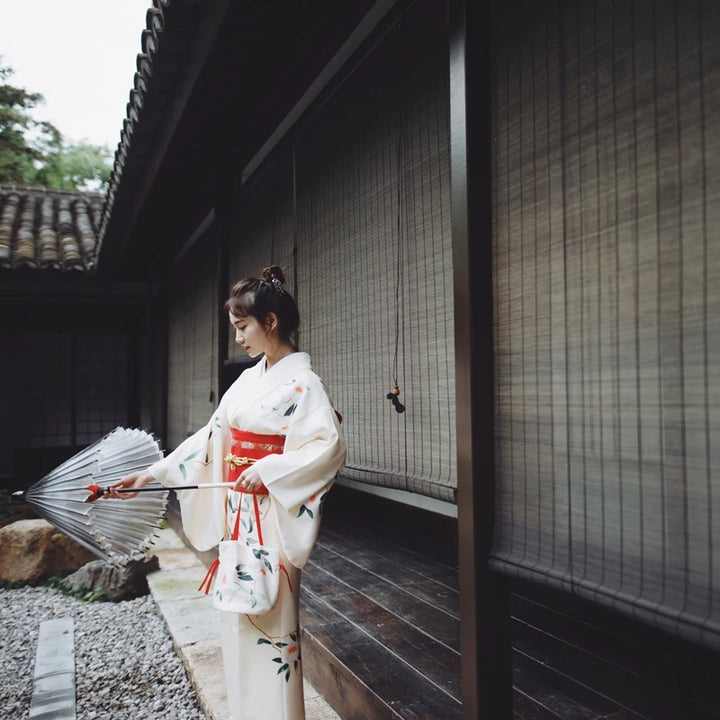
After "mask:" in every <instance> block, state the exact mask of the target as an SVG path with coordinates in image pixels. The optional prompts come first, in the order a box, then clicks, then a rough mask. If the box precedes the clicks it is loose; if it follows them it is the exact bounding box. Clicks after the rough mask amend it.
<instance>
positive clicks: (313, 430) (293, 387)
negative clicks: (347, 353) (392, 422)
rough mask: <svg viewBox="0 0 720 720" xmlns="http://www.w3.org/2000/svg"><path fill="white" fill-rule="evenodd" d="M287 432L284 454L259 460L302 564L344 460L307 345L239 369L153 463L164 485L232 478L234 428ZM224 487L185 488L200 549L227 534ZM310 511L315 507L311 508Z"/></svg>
mask: <svg viewBox="0 0 720 720" xmlns="http://www.w3.org/2000/svg"><path fill="white" fill-rule="evenodd" d="M233 427H234V428H238V429H240V430H247V431H249V432H253V433H256V434H261V435H283V436H284V437H285V448H284V451H283V453H282V454H275V455H268V456H267V457H264V458H262V459H261V460H258V461H257V462H256V463H255V468H256V470H257V471H258V473H259V474H260V477H261V478H262V481H263V483H264V484H265V486H266V487H267V488H268V491H269V493H270V496H271V497H272V499H273V502H274V503H275V504H276V506H277V507H276V522H277V526H278V532H279V534H280V539H281V542H282V546H283V548H284V550H285V552H286V553H287V556H288V558H289V559H290V562H291V563H292V564H293V565H294V566H295V567H298V568H302V567H304V566H305V564H306V563H307V560H308V558H309V556H310V552H311V551H312V548H313V545H314V544H315V540H316V539H317V534H318V531H319V527H320V524H319V521H320V513H319V512H318V510H319V499H320V498H322V497H323V496H324V494H325V493H326V492H327V490H328V489H329V488H330V486H331V485H332V483H333V482H334V479H335V476H336V475H337V473H338V472H339V471H340V470H341V469H342V467H343V465H344V462H345V444H344V441H343V439H342V434H341V432H340V427H339V422H338V418H337V416H336V414H335V410H334V408H333V406H332V403H331V401H330V399H329V396H328V394H327V390H326V388H325V385H324V383H323V382H322V380H321V379H320V378H319V377H318V376H317V375H316V374H315V373H314V372H313V371H312V368H311V365H310V358H309V356H308V355H307V353H300V352H298V353H293V354H291V355H288V356H287V357H285V358H283V359H282V360H280V361H278V362H277V363H275V364H274V365H273V366H272V367H271V368H270V369H269V370H266V369H265V360H264V359H263V360H261V361H260V362H259V363H257V364H256V365H254V366H253V367H252V368H249V369H248V370H246V371H245V372H243V373H242V375H240V377H239V378H238V379H237V380H236V381H235V382H234V383H233V385H232V386H231V387H230V388H229V389H228V391H227V392H226V393H225V395H224V396H223V398H222V400H221V401H220V405H219V406H218V409H217V411H216V412H215V413H214V415H213V416H212V418H211V419H210V421H209V422H208V424H207V425H206V426H205V427H204V428H202V429H201V430H199V431H198V432H196V433H195V434H194V435H192V436H191V437H189V438H188V439H187V440H185V441H184V442H183V443H181V444H180V445H179V446H178V447H177V448H176V449H175V450H174V451H173V452H172V453H170V454H169V455H168V456H167V457H166V458H164V459H163V460H160V461H159V462H158V463H156V464H155V465H153V466H151V467H150V468H149V471H150V473H151V474H152V475H153V476H154V477H155V478H157V480H158V481H160V482H161V483H162V484H163V485H167V486H173V485H182V484H189V483H196V482H197V483H198V484H208V483H220V482H227V465H226V464H225V463H224V462H223V458H225V457H226V455H227V454H228V453H229V452H230V445H231V434H230V429H231V428H233ZM226 496H227V490H226V489H225V488H217V489H207V490H180V491H178V499H179V501H180V506H181V510H182V517H183V529H184V531H185V534H186V535H187V537H188V538H189V540H190V542H191V543H192V544H193V545H194V546H195V547H196V548H197V549H198V550H208V549H210V548H212V547H215V546H216V545H217V544H218V542H219V541H220V540H221V539H223V537H226V527H225V526H226V513H225V500H226ZM308 511H309V512H308Z"/></svg>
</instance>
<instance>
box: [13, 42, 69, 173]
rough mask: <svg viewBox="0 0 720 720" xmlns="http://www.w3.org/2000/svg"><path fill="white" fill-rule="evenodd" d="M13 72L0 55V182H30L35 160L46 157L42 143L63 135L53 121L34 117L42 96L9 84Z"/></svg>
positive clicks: (56, 141) (53, 143) (52, 140)
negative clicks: (34, 111) (32, 112)
mask: <svg viewBox="0 0 720 720" xmlns="http://www.w3.org/2000/svg"><path fill="white" fill-rule="evenodd" d="M12 74H13V71H12V69H11V68H9V67H6V66H4V65H2V56H0V182H4V183H28V181H29V180H30V179H31V178H32V176H33V174H34V173H35V171H36V165H35V164H36V163H40V162H42V160H43V157H44V153H43V147H44V146H45V147H48V146H52V145H57V143H59V142H60V141H61V138H60V133H59V131H58V130H57V128H55V127H54V126H53V125H52V124H51V123H48V122H40V121H38V120H35V119H33V117H32V115H31V114H30V111H31V110H32V109H33V108H34V107H36V106H37V105H38V104H39V103H41V102H43V96H42V95H41V94H40V93H29V92H27V91H26V90H24V89H23V88H17V87H15V86H14V85H10V83H9V82H8V79H9V78H10V77H11V76H12Z"/></svg>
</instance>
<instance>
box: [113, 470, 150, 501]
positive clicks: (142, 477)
mask: <svg viewBox="0 0 720 720" xmlns="http://www.w3.org/2000/svg"><path fill="white" fill-rule="evenodd" d="M154 479H155V478H154V477H153V476H152V475H151V474H150V473H149V472H147V470H141V471H140V472H136V473H132V474H131V475H126V476H125V477H124V478H120V480H118V481H117V482H114V483H112V485H110V486H109V487H108V491H107V493H105V497H109V498H116V499H118V500H129V499H130V498H134V497H137V493H136V492H117V489H118V488H141V487H145V486H146V485H147V484H148V483H150V482H152V481H153V480H154Z"/></svg>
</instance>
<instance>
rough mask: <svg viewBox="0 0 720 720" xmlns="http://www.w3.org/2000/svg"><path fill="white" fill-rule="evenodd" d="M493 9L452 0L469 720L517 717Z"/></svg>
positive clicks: (474, 0) (463, 620)
mask: <svg viewBox="0 0 720 720" xmlns="http://www.w3.org/2000/svg"><path fill="white" fill-rule="evenodd" d="M490 7H491V3H490V0H485V1H483V0H449V20H450V177H451V214H452V234H453V274H454V301H455V353H456V357H455V374H456V390H457V419H456V422H457V448H458V449H457V458H458V533H459V573H460V626H461V630H460V633H461V637H460V649H461V672H460V680H461V695H462V702H463V718H464V720H509V718H511V717H512V673H511V663H510V638H509V620H510V604H509V591H508V587H507V583H506V581H505V580H504V579H503V578H501V577H500V576H498V575H497V574H495V573H493V572H491V571H490V569H489V568H488V557H489V554H490V550H491V547H492V539H493V525H494V507H495V499H494V496H495V478H494V475H495V473H494V437H493V427H494V422H493V413H494V411H493V397H494V390H493V325H492V322H493V315H492V237H491V231H492V225H491V220H492V217H491V176H490V169H491V163H490V147H491V145H490V143H491V115H490V108H491V101H490V100H491V95H490V93H491V60H490V58H491V47H490V38H491V32H490V28H491V23H490V20H491V13H490Z"/></svg>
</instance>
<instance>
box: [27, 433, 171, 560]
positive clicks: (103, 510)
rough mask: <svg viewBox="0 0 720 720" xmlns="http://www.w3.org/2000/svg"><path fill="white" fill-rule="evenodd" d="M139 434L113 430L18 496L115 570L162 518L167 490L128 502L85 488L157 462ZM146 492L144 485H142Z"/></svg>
mask: <svg viewBox="0 0 720 720" xmlns="http://www.w3.org/2000/svg"><path fill="white" fill-rule="evenodd" d="M162 456H163V455H162V451H161V450H160V448H159V447H158V444H157V442H156V440H155V439H154V438H153V437H152V436H151V435H149V434H148V433H146V432H144V431H143V430H131V429H125V428H116V429H115V430H113V431H112V432H111V433H108V434H107V435H106V436H105V437H103V438H101V439H100V440H98V441H97V442H95V443H93V444H92V445H90V446H89V447H87V448H85V449H84V450H81V451H80V452H79V453H77V454H76V455H74V456H73V457H71V458H70V459H69V460H66V461H65V462H64V463H63V464H62V465H60V466H59V467H57V468H56V469H55V470H53V471H52V472H51V473H49V474H48V475H46V476H45V477H44V478H42V479H41V480H38V482H36V483H35V484H34V485H32V486H31V487H29V488H28V489H27V490H26V491H25V492H24V493H23V499H24V501H25V502H26V503H27V504H28V505H29V506H30V507H31V508H32V509H33V510H35V512H37V513H38V515H41V516H42V517H44V518H45V519H46V520H47V521H48V522H49V523H51V524H52V525H54V526H55V527H56V528H58V530H61V531H62V532H64V533H65V534H66V535H68V536H69V537H71V538H72V539H73V540H75V541H77V542H78V543H80V544H81V545H83V546H84V547H86V548H87V549H88V550H90V551H91V552H93V553H95V554H96V555H98V556H99V557H101V558H103V559H105V560H107V561H108V562H111V563H113V564H115V565H117V564H120V565H124V564H125V563H127V562H128V560H131V559H133V558H138V557H141V556H142V555H143V554H144V552H145V551H146V550H147V549H148V547H149V546H150V545H151V544H152V542H153V540H154V538H155V537H156V535H157V531H158V529H159V527H160V523H161V521H162V519H163V517H164V516H165V508H166V506H167V497H168V491H167V490H166V489H165V488H162V487H161V486H157V492H151V493H147V494H142V495H138V496H137V497H134V498H131V499H129V500H112V499H105V498H100V499H99V500H97V501H96V502H92V503H90V502H88V500H89V498H91V497H92V491H90V490H89V489H88V486H90V485H101V484H105V485H107V484H109V483H112V482H115V481H116V480H119V479H120V478H121V477H124V476H125V475H129V474H130V473H132V472H136V471H138V470H144V469H145V468H146V467H148V466H149V465H152V464H153V463H154V462H156V461H157V460H159V459H160V458H162ZM148 487H150V486H148Z"/></svg>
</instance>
